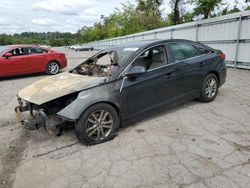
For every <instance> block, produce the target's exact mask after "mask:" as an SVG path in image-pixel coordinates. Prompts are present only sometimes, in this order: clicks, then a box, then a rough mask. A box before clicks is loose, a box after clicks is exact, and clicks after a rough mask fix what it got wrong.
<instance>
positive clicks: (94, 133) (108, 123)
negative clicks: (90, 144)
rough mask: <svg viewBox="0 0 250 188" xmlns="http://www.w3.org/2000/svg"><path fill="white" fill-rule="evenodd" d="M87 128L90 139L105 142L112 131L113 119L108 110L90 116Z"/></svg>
mask: <svg viewBox="0 0 250 188" xmlns="http://www.w3.org/2000/svg"><path fill="white" fill-rule="evenodd" d="M85 127H86V129H85V132H86V134H87V135H88V137H89V138H90V139H92V140H95V141H100V140H103V139H105V138H106V137H108V136H109V134H110V133H111V131H112V128H113V117H112V115H111V114H110V113H109V112H108V111H107V110H98V111H95V112H93V113H91V114H90V115H89V117H88V119H87V121H86V125H85Z"/></svg>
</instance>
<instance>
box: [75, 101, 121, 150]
mask: <svg viewBox="0 0 250 188" xmlns="http://www.w3.org/2000/svg"><path fill="white" fill-rule="evenodd" d="M118 128H119V117H118V114H117V112H116V110H115V109H114V108H113V107H112V106H111V105H109V104H107V103H99V104H95V105H93V106H91V107H89V108H88V109H87V110H86V111H85V112H84V113H83V114H82V115H81V116H80V118H79V120H78V121H77V122H76V124H75V131H76V136H77V138H78V139H79V141H80V142H82V143H83V144H86V145H93V144H99V143H102V142H105V141H108V140H111V139H113V138H114V137H115V136H116V135H117V130H118Z"/></svg>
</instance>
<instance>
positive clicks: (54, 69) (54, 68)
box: [48, 62, 59, 74]
mask: <svg viewBox="0 0 250 188" xmlns="http://www.w3.org/2000/svg"><path fill="white" fill-rule="evenodd" d="M48 72H49V73H50V74H57V73H58V72H59V65H58V64H57V63H56V62H51V63H49V66H48Z"/></svg>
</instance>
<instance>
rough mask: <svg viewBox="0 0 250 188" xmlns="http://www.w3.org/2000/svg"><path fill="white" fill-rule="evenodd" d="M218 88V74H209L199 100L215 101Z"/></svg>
mask: <svg viewBox="0 0 250 188" xmlns="http://www.w3.org/2000/svg"><path fill="white" fill-rule="evenodd" d="M218 89H219V82H218V78H217V76H216V75H215V74H213V73H210V74H208V75H207V76H206V78H205V79H204V81H203V84H202V88H201V97H200V98H199V100H200V101H202V102H211V101H213V100H214V99H215V97H216V96H217V94H218Z"/></svg>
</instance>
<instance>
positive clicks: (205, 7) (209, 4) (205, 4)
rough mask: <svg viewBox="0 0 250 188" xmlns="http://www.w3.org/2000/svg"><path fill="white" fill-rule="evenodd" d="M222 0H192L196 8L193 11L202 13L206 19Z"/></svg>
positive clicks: (197, 13)
mask: <svg viewBox="0 0 250 188" xmlns="http://www.w3.org/2000/svg"><path fill="white" fill-rule="evenodd" d="M221 1H222V0H194V2H195V3H196V8H195V9H194V12H195V13H196V15H199V14H203V15H204V18H205V19H207V18H209V17H210V16H211V13H212V11H213V10H214V9H215V7H216V6H218V5H219V4H220V3H221Z"/></svg>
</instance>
